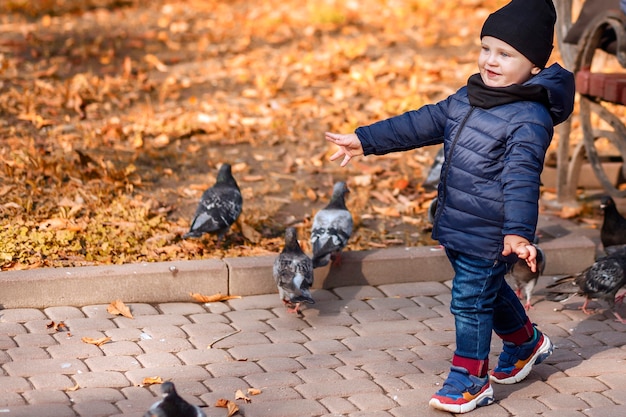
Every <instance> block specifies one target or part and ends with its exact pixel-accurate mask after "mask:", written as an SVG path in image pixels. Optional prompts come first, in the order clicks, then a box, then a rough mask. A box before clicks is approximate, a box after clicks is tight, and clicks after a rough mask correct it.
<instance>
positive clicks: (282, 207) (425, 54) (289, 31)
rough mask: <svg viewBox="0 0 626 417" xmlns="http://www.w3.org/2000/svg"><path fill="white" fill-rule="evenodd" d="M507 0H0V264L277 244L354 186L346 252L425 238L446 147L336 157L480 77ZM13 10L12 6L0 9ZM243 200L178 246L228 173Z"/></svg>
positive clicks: (211, 252)
mask: <svg viewBox="0 0 626 417" xmlns="http://www.w3.org/2000/svg"><path fill="white" fill-rule="evenodd" d="M504 3H505V1H500V0H484V1H479V0H460V1H456V2H450V1H444V0H365V1H339V0H336V1H333V0H298V1H295V0H281V1H278V0H271V1H263V2H258V1H245V0H233V1H218V0H186V1H185V0H183V1H177V2H173V1H165V0H158V1H143V0H136V1H114V0H91V1H87V2H80V1H78V2H77V1H71V0H65V1H63V0H40V1H38V2H37V1H34V2H21V1H18V0H9V1H8V2H7V3H5V5H4V8H2V9H0V12H1V14H0V144H1V146H0V269H2V270H9V269H25V268H36V267H44V266H76V265H97V264H119V263H130V262H144V261H145V262H150V261H164V260H175V259H199V258H208V257H225V256H252V255H260V254H269V253H275V252H278V251H279V250H280V248H281V246H282V243H283V231H284V228H285V227H286V226H287V225H295V226H296V227H297V228H298V230H299V237H300V240H301V241H302V244H303V246H304V247H305V250H308V243H307V241H308V237H309V228H310V221H311V218H312V216H313V215H314V213H315V212H316V211H317V210H319V209H320V208H321V207H322V206H324V205H325V204H326V202H327V201H328V199H329V196H330V193H331V190H332V185H333V183H334V182H335V181H338V180H347V182H348V184H349V186H350V188H351V189H352V193H351V194H350V196H349V199H348V206H349V208H350V209H351V211H352V213H353V215H354V217H355V223H356V230H355V233H354V236H353V238H352V239H351V242H350V246H349V248H350V249H353V250H356V249H369V248H380V247H387V246H392V245H409V246H415V245H423V244H431V243H433V242H432V241H431V240H430V226H429V224H428V221H427V220H426V215H425V210H426V207H427V205H428V203H429V201H430V199H431V198H432V197H433V193H432V192H428V191H427V190H425V189H424V187H423V186H422V182H423V180H424V177H425V175H426V173H427V170H428V168H429V166H430V164H431V162H432V157H433V155H434V154H435V153H436V151H437V149H419V150H415V151H411V152H406V153H399V154H393V155H389V156H385V157H370V158H362V159H359V160H357V161H353V163H351V164H350V165H349V166H348V167H347V168H340V167H339V166H338V164H336V163H332V162H330V161H329V160H328V156H329V155H330V154H332V152H333V148H332V146H329V145H327V144H326V143H325V141H324V140H323V132H324V131H327V130H329V131H336V132H351V131H353V130H354V128H355V127H357V126H359V125H361V124H367V123H371V122H374V121H376V120H379V119H381V118H385V117H388V116H391V115H395V114H398V113H401V112H404V111H406V110H409V109H413V108H416V107H418V106H420V105H422V104H424V103H428V102H433V101H437V100H439V99H442V98H444V97H445V96H447V95H449V94H450V93H452V92H454V91H455V90H456V89H457V88H459V87H460V86H462V85H463V84H464V83H465V81H466V79H467V77H468V76H469V75H471V74H472V73H474V72H475V71H476V64H475V61H476V56H477V55H476V54H477V52H478V47H477V45H478V44H477V41H478V33H479V30H480V27H481V25H482V21H483V20H484V19H485V17H486V16H487V15H488V13H489V12H490V11H492V10H494V9H495V8H497V7H499V6H501V5H502V4H504ZM0 7H2V6H0ZM224 162H228V163H231V164H232V165H233V172H234V175H235V178H236V179H237V181H238V182H239V185H240V187H241V189H242V191H243V195H244V208H243V214H242V216H241V217H240V219H239V222H238V223H237V224H236V225H235V226H233V228H232V230H231V232H230V233H229V234H228V235H227V236H226V240H225V242H224V244H223V245H222V246H221V247H217V246H216V244H215V238H214V237H212V236H206V237H204V238H202V239H188V240H183V239H182V238H181V236H182V234H183V233H185V232H186V231H187V230H188V227H189V224H190V221H191V218H192V216H193V213H194V211H195V208H196V205H197V203H198V200H199V198H200V195H201V193H202V191H203V190H204V189H205V188H207V187H208V186H211V185H212V184H213V183H214V180H215V175H216V172H217V167H218V166H219V165H220V164H221V163H224Z"/></svg>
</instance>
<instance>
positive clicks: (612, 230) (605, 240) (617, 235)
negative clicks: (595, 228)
mask: <svg viewBox="0 0 626 417" xmlns="http://www.w3.org/2000/svg"><path fill="white" fill-rule="evenodd" d="M600 208H601V209H602V210H603V211H604V219H603V221H602V228H601V229H600V241H602V246H603V247H604V249H605V250H606V249H607V248H608V247H610V246H615V245H624V244H626V218H624V216H622V215H621V214H620V213H619V212H618V211H617V207H616V206H615V200H613V199H612V198H611V197H609V196H606V197H603V198H602V200H601V201H600Z"/></svg>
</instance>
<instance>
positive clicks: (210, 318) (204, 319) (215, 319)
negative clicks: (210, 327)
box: [188, 312, 230, 324]
mask: <svg viewBox="0 0 626 417" xmlns="http://www.w3.org/2000/svg"><path fill="white" fill-rule="evenodd" d="M188 318H189V320H191V322H192V323H195V324H213V323H230V320H228V319H227V318H226V317H224V316H223V315H221V314H216V313H207V312H204V313H201V314H191V315H189V316H188Z"/></svg>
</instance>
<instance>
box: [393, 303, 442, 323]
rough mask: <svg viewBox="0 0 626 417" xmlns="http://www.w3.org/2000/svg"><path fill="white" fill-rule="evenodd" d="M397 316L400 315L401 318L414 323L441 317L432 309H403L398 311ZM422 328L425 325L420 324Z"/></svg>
mask: <svg viewBox="0 0 626 417" xmlns="http://www.w3.org/2000/svg"><path fill="white" fill-rule="evenodd" d="M398 314H401V315H402V316H403V317H405V318H407V319H409V320H412V321H416V322H422V321H424V320H426V319H432V318H440V317H441V314H439V313H438V312H437V311H435V310H434V309H433V307H418V306H414V307H403V308H401V309H399V310H398ZM422 326H425V324H423V323H422Z"/></svg>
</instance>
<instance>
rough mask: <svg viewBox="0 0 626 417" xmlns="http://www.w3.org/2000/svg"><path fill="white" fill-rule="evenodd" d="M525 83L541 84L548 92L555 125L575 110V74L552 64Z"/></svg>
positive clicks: (551, 114) (549, 109)
mask: <svg viewBox="0 0 626 417" xmlns="http://www.w3.org/2000/svg"><path fill="white" fill-rule="evenodd" d="M524 85H540V86H542V87H543V88H544V89H545V90H546V92H547V93H548V102H549V107H548V111H549V112H550V116H551V117H552V121H553V122H554V124H555V125H558V124H559V123H563V122H564V121H565V120H567V118H568V117H569V116H570V114H572V111H573V110H574V95H575V93H576V87H575V84H574V74H572V73H571V72H569V71H568V70H566V69H565V68H563V67H561V66H560V65H559V64H552V65H550V66H549V67H548V68H545V69H543V70H542V71H541V72H540V73H539V74H537V75H535V76H534V77H532V78H531V79H530V80H528V81H526V82H525V83H524Z"/></svg>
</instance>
